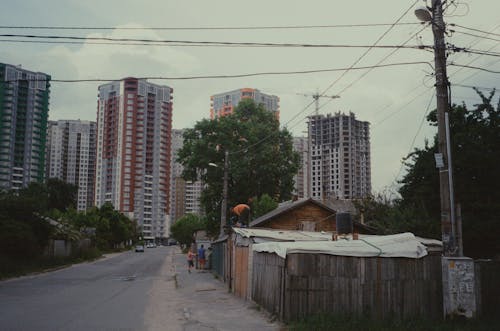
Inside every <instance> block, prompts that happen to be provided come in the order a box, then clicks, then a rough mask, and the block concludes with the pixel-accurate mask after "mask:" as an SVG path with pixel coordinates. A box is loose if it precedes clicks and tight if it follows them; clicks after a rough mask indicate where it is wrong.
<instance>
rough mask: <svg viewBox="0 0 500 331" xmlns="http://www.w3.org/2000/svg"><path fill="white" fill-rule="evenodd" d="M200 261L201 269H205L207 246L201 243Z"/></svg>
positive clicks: (199, 250)
mask: <svg viewBox="0 0 500 331" xmlns="http://www.w3.org/2000/svg"><path fill="white" fill-rule="evenodd" d="M198 263H199V264H200V269H201V270H204V269H205V248H204V247H203V245H201V247H200V248H198Z"/></svg>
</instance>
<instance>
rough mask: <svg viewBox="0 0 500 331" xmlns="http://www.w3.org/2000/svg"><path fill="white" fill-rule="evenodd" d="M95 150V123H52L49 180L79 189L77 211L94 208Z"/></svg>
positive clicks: (63, 121) (69, 121) (62, 121)
mask: <svg viewBox="0 0 500 331" xmlns="http://www.w3.org/2000/svg"><path fill="white" fill-rule="evenodd" d="M95 148H96V123H95V122H90V121H80V120H60V121H57V122H54V121H51V122H49V129H48V135H47V170H46V176H47V178H59V179H61V180H63V181H65V182H67V183H70V184H75V185H77V186H78V194H77V205H76V208H77V210H80V211H83V210H87V209H88V208H90V207H92V206H93V205H94V170H95V169H94V168H95Z"/></svg>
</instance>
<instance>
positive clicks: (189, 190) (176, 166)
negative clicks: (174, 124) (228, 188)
mask: <svg viewBox="0 0 500 331" xmlns="http://www.w3.org/2000/svg"><path fill="white" fill-rule="evenodd" d="M183 133H184V130H177V129H173V130H172V179H171V191H170V199H171V200H170V201H171V202H170V206H171V212H170V215H171V219H172V222H176V221H177V220H178V219H179V218H181V217H182V216H184V215H186V214H188V213H191V214H197V215H202V214H203V210H202V208H201V204H200V197H201V192H202V191H203V187H204V185H203V183H202V182H201V181H194V182H192V181H185V180H184V179H182V177H181V176H182V171H183V167H182V165H181V164H180V163H179V162H177V161H176V160H177V155H178V151H179V149H181V148H182V145H183V142H184V139H183V137H182V135H183Z"/></svg>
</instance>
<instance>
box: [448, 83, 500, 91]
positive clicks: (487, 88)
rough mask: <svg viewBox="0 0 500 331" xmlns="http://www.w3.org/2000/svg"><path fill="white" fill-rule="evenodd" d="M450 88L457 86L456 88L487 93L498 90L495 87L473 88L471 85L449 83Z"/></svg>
mask: <svg viewBox="0 0 500 331" xmlns="http://www.w3.org/2000/svg"><path fill="white" fill-rule="evenodd" d="M451 86H457V87H463V88H472V89H474V88H475V89H478V90H487V91H493V90H498V88H497V87H483V86H473V85H463V84H453V83H451Z"/></svg>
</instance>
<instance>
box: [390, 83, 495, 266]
mask: <svg viewBox="0 0 500 331" xmlns="http://www.w3.org/2000/svg"><path fill="white" fill-rule="evenodd" d="M476 92H477V93H478V95H479V96H480V97H481V99H482V103H481V104H477V105H475V106H474V109H473V110H469V109H467V107H466V105H465V104H462V105H453V107H452V109H451V111H450V129H451V130H450V131H451V147H452V157H453V175H454V184H455V185H454V187H455V201H456V202H457V203H460V204H461V207H462V218H463V241H464V252H465V254H466V255H467V256H471V257H492V256H494V255H498V254H499V253H500V241H499V240H498V238H497V234H498V233H500V220H499V218H500V217H499V215H500V190H499V189H498V188H499V187H500V171H498V164H500V104H498V103H497V106H496V108H495V107H494V106H492V104H491V102H492V100H493V97H494V95H495V91H494V90H493V91H492V92H491V93H490V95H489V96H485V95H484V94H483V93H481V92H479V91H478V90H476ZM428 120H429V121H430V122H431V123H432V124H434V125H436V123H437V120H436V111H433V112H431V113H430V114H429V116H428ZM436 145H437V144H436V139H435V140H434V144H433V146H430V147H429V146H427V145H426V147H425V148H424V149H416V150H415V151H414V152H413V153H412V154H411V155H410V160H411V161H410V162H407V170H408V173H407V174H406V175H405V176H404V178H403V179H402V181H401V183H402V184H403V186H402V187H401V189H400V191H399V192H400V194H401V197H402V200H401V206H402V207H406V208H411V207H412V208H414V209H415V210H417V211H419V214H420V215H421V217H422V220H424V219H427V220H432V221H433V222H434V223H435V224H436V225H437V226H438V227H439V226H440V202H439V201H440V200H439V178H438V170H437V169H436V168H435V162H434V153H435V152H436V150H437V147H436Z"/></svg>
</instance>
